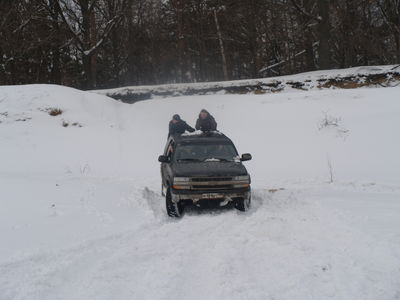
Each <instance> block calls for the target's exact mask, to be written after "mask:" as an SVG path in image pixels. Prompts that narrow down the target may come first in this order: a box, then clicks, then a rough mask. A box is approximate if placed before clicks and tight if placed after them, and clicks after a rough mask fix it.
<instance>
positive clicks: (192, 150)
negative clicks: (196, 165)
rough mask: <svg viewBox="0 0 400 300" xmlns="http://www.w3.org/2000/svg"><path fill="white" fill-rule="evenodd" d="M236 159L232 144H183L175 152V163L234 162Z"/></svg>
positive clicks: (236, 155)
mask: <svg viewBox="0 0 400 300" xmlns="http://www.w3.org/2000/svg"><path fill="white" fill-rule="evenodd" d="M237 157H238V154H237V152H236V149H235V147H234V146H233V145H232V144H184V145H178V146H177V147H176V150H175V155H174V160H175V161H176V162H207V161H234V160H235V158H237Z"/></svg>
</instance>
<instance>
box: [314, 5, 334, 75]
mask: <svg viewBox="0 0 400 300" xmlns="http://www.w3.org/2000/svg"><path fill="white" fill-rule="evenodd" d="M317 3H318V12H319V16H320V17H321V20H320V22H319V24H318V37H319V49H318V54H319V68H320V69H324V70H327V69H330V68H331V67H332V57H331V49H330V40H331V25H330V20H329V12H330V6H329V0H317Z"/></svg>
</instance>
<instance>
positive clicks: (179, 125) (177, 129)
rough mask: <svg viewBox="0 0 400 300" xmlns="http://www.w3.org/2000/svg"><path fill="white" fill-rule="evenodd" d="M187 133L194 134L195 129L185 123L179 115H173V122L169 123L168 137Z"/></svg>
mask: <svg viewBox="0 0 400 300" xmlns="http://www.w3.org/2000/svg"><path fill="white" fill-rule="evenodd" d="M185 131H189V132H194V131H195V129H194V128H193V127H191V126H189V125H188V124H187V123H186V122H185V121H183V120H182V119H181V117H180V116H179V115H177V114H175V115H173V117H172V120H171V121H170V122H169V133H168V137H169V136H170V135H172V134H182V133H184V132H185Z"/></svg>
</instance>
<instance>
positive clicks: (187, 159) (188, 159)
mask: <svg viewBox="0 0 400 300" xmlns="http://www.w3.org/2000/svg"><path fill="white" fill-rule="evenodd" d="M181 161H195V162H201V160H200V159H198V158H181V159H178V162H181Z"/></svg>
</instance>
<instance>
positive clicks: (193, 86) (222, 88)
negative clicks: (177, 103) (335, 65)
mask: <svg viewBox="0 0 400 300" xmlns="http://www.w3.org/2000/svg"><path fill="white" fill-rule="evenodd" d="M399 68H400V66H398V65H388V66H368V67H355V68H350V69H338V70H329V71H327V70H325V71H315V72H309V73H301V74H296V75H290V76H280V77H271V78H263V79H251V80H235V81H222V82H208V83H189V84H164V85H151V86H131V87H123V88H116V89H106V90H98V91H94V92H96V93H98V94H102V95H106V96H109V97H112V98H114V99H117V100H120V101H122V102H126V103H135V102H137V101H141V100H147V99H152V98H166V97H176V96H193V95H213V94H266V93H278V92H297V91H299V90H301V91H309V90H321V89H335V88H340V89H353V88H362V87H390V86H397V85H399V83H400V69H399Z"/></svg>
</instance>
